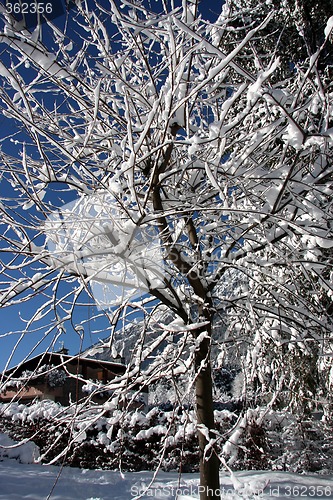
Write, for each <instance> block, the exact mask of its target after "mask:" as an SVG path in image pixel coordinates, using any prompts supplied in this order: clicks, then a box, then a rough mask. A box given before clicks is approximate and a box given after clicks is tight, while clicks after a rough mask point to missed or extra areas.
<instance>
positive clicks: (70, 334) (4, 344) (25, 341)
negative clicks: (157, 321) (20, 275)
mask: <svg viewBox="0 0 333 500" xmlns="http://www.w3.org/2000/svg"><path fill="white" fill-rule="evenodd" d="M57 1H58V0H57ZM119 3H121V2H119ZM175 3H176V4H181V2H180V1H177V2H175ZM222 3H223V0H217V1H215V2H214V4H212V2H211V1H210V0H202V1H201V2H200V4H199V9H200V11H201V13H202V14H203V17H204V18H205V19H207V20H208V19H210V20H212V19H215V18H216V15H217V14H218V13H219V12H220V11H221V6H222ZM151 4H152V6H154V5H156V6H158V5H159V0H158V1H155V2H151ZM156 9H158V7H156ZM54 21H55V22H56V24H57V25H58V26H59V27H62V26H63V24H64V22H65V16H61V15H58V16H57V19H55V20H54ZM44 41H45V40H44ZM0 59H1V61H3V62H4V63H5V64H6V63H7V64H8V63H9V59H8V53H7V51H6V47H4V46H2V47H1V45H0ZM28 73H29V69H27V74H28ZM1 130H2V131H3V132H1ZM8 133H11V134H16V138H19V137H20V134H19V131H18V128H17V124H16V123H15V122H14V121H11V120H9V119H7V118H6V117H4V116H0V141H1V139H2V137H4V136H8ZM1 142H2V141H1ZM2 149H3V151H6V152H7V153H9V154H12V155H13V156H17V154H18V150H19V149H18V148H17V147H15V146H14V144H13V143H12V142H9V141H6V142H5V143H2ZM9 191H10V187H9V186H8V184H6V183H3V182H1V183H0V197H1V198H4V197H6V196H8V195H9V194H10V193H9ZM51 196H54V197H56V196H57V186H54V192H53V195H51ZM68 196H70V195H68ZM65 201H67V202H68V201H70V197H66V195H65ZM7 257H8V256H7ZM2 258H5V257H4V256H2ZM2 279H5V277H3V276H2ZM45 300H47V298H46V296H45V295H43V294H39V295H38V296H36V297H35V298H34V299H33V303H31V301H27V302H21V303H20V304H18V305H15V306H11V307H10V308H3V309H0V371H2V370H3V369H4V366H5V364H6V362H7V360H8V358H9V356H10V355H11V352H12V350H13V348H14V347H15V346H16V347H15V353H14V355H13V357H12V359H11V361H10V366H13V365H14V364H17V363H18V362H20V361H21V360H22V359H23V358H24V357H26V356H32V355H35V354H37V353H39V352H42V351H44V350H46V349H50V348H54V349H58V348H60V346H61V343H60V342H61V341H62V342H64V344H65V346H66V347H67V348H68V349H69V350H70V353H71V354H75V353H77V352H78V351H79V350H80V349H81V348H87V347H88V346H89V345H91V344H93V343H95V342H97V341H98V340H99V339H100V338H104V337H105V336H106V335H107V327H108V322H107V320H106V319H105V318H104V319H103V318H102V314H99V318H98V319H96V320H92V319H91V318H93V317H94V316H95V315H96V314H97V315H98V310H97V309H96V306H95V304H94V303H93V301H92V299H90V298H89V297H88V295H87V294H85V293H83V294H82V303H83V305H82V306H81V307H79V308H78V309H77V313H76V317H75V321H74V322H73V323H75V324H78V323H81V322H83V323H84V324H85V336H84V340H83V343H82V340H81V338H80V337H79V335H78V334H77V333H75V331H74V329H73V325H72V324H71V323H70V322H67V323H66V324H65V328H66V332H63V333H62V335H61V337H59V339H58V340H57V342H56V343H55V345H54V346H53V342H54V338H55V336H56V335H57V331H56V330H55V331H54V332H51V334H50V335H48V336H47V337H45V327H44V326H43V322H41V323H40V326H39V329H37V330H36V331H31V332H30V333H27V334H25V335H24V337H23V338H22V335H21V332H22V321H23V322H24V321H26V320H28V319H29V317H30V316H31V313H32V312H33V311H34V310H35V308H37V307H38V306H40V305H41V304H43V301H45ZM9 333H10V334H9ZM44 337H45V338H44ZM36 346H37V347H36ZM34 347H36V348H35V349H34V350H33V348H34Z"/></svg>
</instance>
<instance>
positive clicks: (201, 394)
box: [195, 312, 220, 500]
mask: <svg viewBox="0 0 333 500" xmlns="http://www.w3.org/2000/svg"><path fill="white" fill-rule="evenodd" d="M207 316H209V313H208V312H207V313H206V314H205V317H203V318H202V319H204V320H207V319H209V320H210V324H209V325H208V326H206V327H205V331H206V333H207V336H206V337H205V338H203V340H202V341H201V342H200V345H199V346H198V347H197V350H196V353H195V372H196V374H197V378H196V386H195V390H196V413H197V422H198V426H199V429H198V441H199V459H200V500H208V499H214V500H217V499H219V500H220V495H219V490H220V477H219V468H220V460H219V458H218V454H217V452H216V449H215V446H214V445H212V447H211V448H210V449H209V450H208V451H207V452H206V454H205V448H206V446H207V444H208V441H207V438H206V436H205V435H204V434H203V433H202V432H201V431H200V425H202V426H204V427H205V428H206V429H208V432H209V437H210V439H214V438H215V437H216V436H215V434H214V430H215V421H214V405H213V379H212V370H211V362H210V345H211V334H212V331H211V330H212V328H211V320H212V318H211V317H209V318H208V317H207ZM202 331H203V330H202V329H201V330H198V331H197V332H196V334H195V335H196V337H198V336H199V335H200V333H202Z"/></svg>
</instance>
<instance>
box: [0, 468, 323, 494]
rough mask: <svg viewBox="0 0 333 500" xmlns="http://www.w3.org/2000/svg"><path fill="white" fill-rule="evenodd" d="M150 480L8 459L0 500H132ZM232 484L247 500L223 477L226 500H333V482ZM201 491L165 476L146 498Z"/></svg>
mask: <svg viewBox="0 0 333 500" xmlns="http://www.w3.org/2000/svg"><path fill="white" fill-rule="evenodd" d="M151 479H152V473H151V472H137V473H128V472H126V473H124V474H121V473H120V472H114V471H102V470H80V469H74V468H68V467H64V468H63V469H61V468H60V467H55V466H42V465H37V464H21V463H19V462H18V461H17V460H13V459H4V460H3V461H2V462H0V500H23V499H26V500H130V499H132V500H133V499H135V498H136V497H137V496H138V495H139V494H140V493H143V492H144V490H145V488H146V487H147V486H148V485H149V482H150V480H151ZM233 481H234V483H235V486H236V488H237V487H239V488H240V489H241V490H243V496H242V495H241V494H240V493H241V490H239V493H237V492H236V491H235V490H234V488H233V486H232V481H231V479H230V477H229V476H228V475H227V474H221V493H222V499H226V500H229V499H230V500H231V499H239V498H259V499H260V498H262V499H284V500H285V499H288V498H289V499H296V498H297V499H298V498H312V499H319V498H320V499H327V498H330V499H332V498H333V476H329V477H328V476H310V475H306V476H305V475H304V476H303V475H298V474H291V473H286V472H267V471H266V472H257V471H255V472H249V471H247V472H240V473H237V474H236V477H235V478H234V480H233ZM238 482H239V483H238ZM266 484H267V485H266ZM264 485H266V487H265V490H264V492H263V491H262V490H261V488H262V487H263V486H264ZM197 487H198V475H197V474H183V475H182V477H181V479H180V478H179V477H178V474H176V473H163V472H161V473H159V474H158V476H157V478H156V479H155V481H154V483H153V485H152V486H151V487H150V488H149V490H148V491H147V492H146V493H145V494H144V495H143V496H142V498H143V499H146V500H147V499H149V498H150V499H151V498H155V499H156V500H162V499H163V500H171V499H176V498H177V499H178V500H189V498H190V497H191V498H192V497H194V498H196V497H197ZM245 490H247V494H246V492H245ZM255 492H256V493H257V495H255V496H254V495H253V494H254V493H255ZM251 493H252V494H251Z"/></svg>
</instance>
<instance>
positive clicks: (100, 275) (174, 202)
mask: <svg viewBox="0 0 333 500" xmlns="http://www.w3.org/2000/svg"><path fill="white" fill-rule="evenodd" d="M105 4H107V5H105ZM105 4H104V3H103V5H99V4H97V3H96V4H92V5H91V4H90V2H89V1H88V2H82V3H80V2H77V3H76V7H75V8H73V9H72V10H70V11H69V12H68V13H67V18H66V22H65V23H64V24H63V25H62V26H60V25H59V23H58V22H56V21H55V20H53V21H47V22H45V23H44V24H42V25H39V26H37V27H36V29H35V30H33V31H32V32H31V31H29V30H28V29H25V27H24V26H23V25H22V23H18V22H17V21H16V20H15V19H14V18H13V17H12V16H11V15H10V14H8V13H6V11H5V9H2V11H3V16H2V17H3V25H2V28H1V42H2V43H3V44H5V47H6V51H5V52H4V53H3V55H2V62H0V75H1V78H2V82H3V83H2V86H1V90H0V103H1V108H2V113H3V116H4V117H5V120H6V121H5V123H8V124H12V123H14V126H13V127H14V129H11V130H10V131H9V133H8V135H7V136H5V137H3V139H2V144H3V147H2V151H1V162H2V167H1V174H2V178H1V187H2V189H3V193H4V195H3V200H2V204H1V207H0V208H1V214H2V215H1V222H2V228H3V229H2V231H1V241H2V242H1V251H2V254H3V258H2V264H1V265H2V277H3V279H2V289H1V307H2V308H10V307H15V306H17V304H20V303H22V302H28V301H30V300H32V304H34V303H37V306H36V310H35V311H34V312H33V314H32V316H31V318H30V319H29V320H27V321H26V325H25V327H24V330H23V333H22V335H23V336H24V335H25V334H26V333H27V332H28V331H30V330H33V329H38V328H43V329H44V331H45V332H46V333H49V334H50V338H51V340H50V345H51V346H53V345H54V343H55V341H56V340H57V339H58V338H59V337H60V336H61V335H62V333H63V331H64V327H65V325H66V323H71V324H72V327H73V330H74V331H75V332H76V333H77V334H78V335H81V334H82V327H83V324H84V322H83V321H82V320H79V319H78V318H79V316H78V314H77V312H76V311H77V309H78V308H79V307H80V304H81V305H86V304H87V297H92V298H93V299H94V300H95V301H96V303H97V305H98V307H99V310H98V312H97V313H96V315H97V316H98V317H102V316H104V317H105V318H106V320H107V321H108V322H109V327H108V328H109V329H110V348H112V346H113V338H114V334H115V331H116V327H117V326H118V323H119V322H121V320H122V319H123V318H126V315H127V314H128V311H132V310H135V311H140V312H141V314H143V315H145V317H146V319H145V322H144V327H143V329H142V334H141V335H140V338H138V340H137V349H136V350H135V352H133V354H132V359H131V362H130V363H129V365H128V369H127V372H126V374H125V376H121V377H118V379H116V380H115V381H113V382H112V387H110V389H112V390H113V391H114V396H113V401H116V399H117V401H119V400H121V398H122V397H123V394H124V392H125V391H126V390H128V389H129V388H132V389H134V388H135V387H137V384H138V383H140V384H143V385H144V384H149V383H152V382H155V381H156V380H158V378H160V377H165V378H169V379H171V380H176V377H177V376H178V375H179V374H182V373H184V372H189V371H190V370H191V369H193V377H192V385H193V387H195V404H196V414H197V428H198V439H199V450H200V481H201V486H202V492H201V499H202V500H204V499H206V498H218V497H219V495H218V493H217V492H218V488H219V466H220V458H221V457H219V456H218V454H217V451H216V450H217V446H216V443H217V440H218V439H219V436H218V434H217V433H216V432H215V427H214V412H213V396H212V375H211V371H212V368H211V350H212V342H213V343H214V338H215V337H214V334H215V332H216V331H218V332H221V325H223V326H224V329H225V334H224V338H223V339H222V341H221V336H220V335H219V338H218V339H219V343H220V346H219V347H220V348H221V353H220V356H219V359H220V361H221V362H223V356H224V353H225V346H230V345H232V346H233V350H234V353H236V355H238V356H239V359H240V360H242V363H243V365H244V367H245V368H246V370H245V374H244V380H245V382H247V381H249V382H253V381H254V380H255V379H258V380H259V382H260V384H263V385H265V384H266V386H267V385H268V386H270V390H271V393H272V394H271V396H272V401H273V400H274V398H276V397H277V394H278V393H279V391H280V390H281V388H282V378H283V374H284V367H283V365H281V364H278V363H276V362H275V360H274V353H275V348H276V349H278V348H280V347H281V346H282V345H287V346H288V347H287V349H289V346H294V345H297V349H299V350H300V352H302V353H303V354H304V355H305V354H308V355H311V356H312V353H313V352H314V351H316V350H317V347H318V345H320V344H321V343H323V342H324V343H325V345H326V346H327V345H329V343H330V334H331V331H332V318H331V316H332V300H331V296H332V289H331V277H332V276H331V272H332V271H331V269H332V251H331V248H332V246H333V243H332V222H331V221H332V204H331V197H332V139H333V133H332V128H331V127H332V114H333V108H332V95H333V89H332V83H331V81H330V79H329V78H328V77H327V74H328V73H327V72H328V71H331V68H329V67H328V65H329V64H331V61H330V59H329V57H328V56H326V55H325V54H328V53H329V49H328V47H329V46H330V44H331V42H330V40H331V36H332V29H333V18H332V17H331V18H330V19H328V17H327V18H324V17H325V16H324V15H323V16H322V17H320V14H319V13H318V14H316V37H317V38H316V40H319V41H320V43H319V45H315V50H314V46H313V45H311V44H309V47H308V49H309V51H308V53H304V50H303V51H302V53H301V54H299V52H298V50H297V47H296V48H295V49H293V50H290V52H289V53H288V55H287V60H286V59H285V57H284V52H283V50H284V49H283V48H284V43H285V40H286V39H285V35H284V33H285V31H284V28H283V27H281V24H280V21H279V19H281V13H280V14H279V12H277V11H276V9H274V8H273V6H271V5H270V3H269V2H265V4H261V3H260V4H259V5H258V7H257V8H256V9H255V11H254V12H252V2H251V1H247V0H246V1H245V0H244V1H243V2H241V1H239V2H238V1H236V0H235V1H231V0H230V2H229V1H227V2H226V3H225V4H224V5H223V8H222V11H221V13H220V15H219V16H218V17H217V19H216V20H215V21H214V22H212V21H207V20H205V18H204V17H203V16H202V15H201V14H200V4H199V2H197V1H193V0H184V1H183V3H182V6H179V7H177V6H175V5H174V4H173V2H171V3H170V5H169V4H168V2H164V1H162V2H161V5H159V7H157V6H156V7H155V9H154V10H155V11H153V10H152V9H151V8H150V7H149V5H148V3H147V4H145V2H143V3H139V2H126V3H124V4H122V5H120V4H119V3H118V2H115V1H113V0H109V1H108V2H105ZM297 5H298V4H297ZM282 8H283V9H285V8H286V7H285V6H284V4H283V5H282V7H281V9H282ZM323 12H324V14H326V13H327V10H325V11H323ZM279 15H280V18H279ZM298 21H299V19H298ZM60 24H61V23H60ZM280 31H281V36H280ZM306 36H308V32H307V35H306ZM272 40H274V43H273V44H272ZM276 40H277V41H279V40H283V41H284V42H283V43H282V45H279V43H276V42H275V41H276ZM272 45H273V47H272ZM296 45H297V44H296ZM299 46H300V45H299ZM280 55H281V57H280ZM327 57H328V59H327ZM325 58H326V59H325ZM11 127H12V125H11ZM142 293H143V294H144V295H142ZM40 298H42V299H43V300H42V303H41V302H40ZM33 299H35V301H34V300H33ZM161 311H163V313H164V314H165V311H169V312H171V313H172V318H173V320H172V321H171V322H170V321H167V322H166V321H164V322H163V317H164V316H163V314H162V313H161ZM41 325H42V326H41ZM148 327H149V328H150V329H155V331H159V332H160V333H159V335H157V336H155V337H154V338H153V339H152V338H151V337H149V335H148V333H147V332H149V331H150V330H149V328H148ZM54 332H56V333H54ZM312 346H314V348H313V349H312ZM214 349H216V346H214ZM268 351H269V355H267V357H266V358H265V361H264V362H262V358H263V355H264V354H265V353H267V352H268ZM326 352H327V351H325V353H326ZM152 356H153V358H154V359H153V361H151V357H152ZM9 361H10V360H9ZM286 361H288V358H285V362H286ZM279 381H281V383H279ZM190 389H191V387H190V388H189V390H190ZM111 406H112V405H111V403H110V404H109V406H108V407H107V408H109V409H110V408H111Z"/></svg>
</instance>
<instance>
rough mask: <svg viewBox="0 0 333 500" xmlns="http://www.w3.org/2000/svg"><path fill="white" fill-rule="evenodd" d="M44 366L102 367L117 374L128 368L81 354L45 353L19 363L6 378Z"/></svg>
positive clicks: (7, 371)
mask: <svg viewBox="0 0 333 500" xmlns="http://www.w3.org/2000/svg"><path fill="white" fill-rule="evenodd" d="M44 364H48V365H55V366H65V365H77V364H79V365H86V366H90V367H92V368H94V367H98V366H100V367H102V368H107V369H108V370H110V371H112V372H115V373H122V372H124V371H125V369H126V366H125V365H124V364H122V363H117V362H114V361H105V360H103V359H96V358H90V357H83V356H81V355H80V354H77V355H75V356H70V355H68V354H63V353H60V352H44V353H41V354H38V355H37V356H34V357H33V358H30V359H27V360H26V361H23V362H22V363H19V364H18V365H16V366H13V367H12V368H9V369H8V370H6V371H5V372H4V375H5V376H9V375H12V374H14V373H15V375H18V374H19V373H21V372H23V371H25V370H31V371H33V370H35V369H36V368H38V367H39V366H42V365H44Z"/></svg>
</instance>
